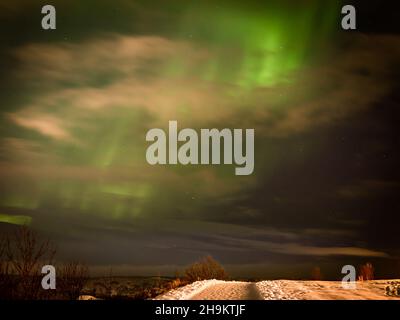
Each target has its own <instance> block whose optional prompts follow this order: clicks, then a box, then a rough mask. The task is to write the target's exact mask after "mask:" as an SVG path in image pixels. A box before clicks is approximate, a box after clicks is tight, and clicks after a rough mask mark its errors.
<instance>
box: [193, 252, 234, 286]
mask: <svg viewBox="0 0 400 320" xmlns="http://www.w3.org/2000/svg"><path fill="white" fill-rule="evenodd" d="M185 277H186V279H187V280H188V281H190V282H193V281H198V280H207V279H220V280H225V279H227V278H228V275H227V273H226V271H225V269H224V268H223V267H222V266H221V265H220V264H219V263H218V262H217V261H215V260H214V259H213V258H212V257H211V256H207V257H205V258H203V259H202V260H200V261H199V262H195V263H193V264H192V265H191V266H189V267H188V268H187V269H186V270H185Z"/></svg>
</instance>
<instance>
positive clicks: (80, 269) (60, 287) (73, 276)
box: [57, 262, 89, 300]
mask: <svg viewBox="0 0 400 320" xmlns="http://www.w3.org/2000/svg"><path fill="white" fill-rule="evenodd" d="M58 270H59V271H58V276H57V291H58V292H59V293H60V294H61V296H62V297H64V298H66V299H69V300H76V299H78V298H79V295H80V294H81V292H82V289H83V287H84V285H85V283H86V281H87V280H88V274H89V269H88V267H87V266H86V265H84V264H82V263H79V262H70V263H67V264H65V265H62V266H61V267H60V268H59V269H58Z"/></svg>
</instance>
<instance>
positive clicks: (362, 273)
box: [358, 262, 374, 281]
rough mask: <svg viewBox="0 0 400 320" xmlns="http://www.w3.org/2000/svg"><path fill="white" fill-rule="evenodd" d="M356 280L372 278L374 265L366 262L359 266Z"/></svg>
mask: <svg viewBox="0 0 400 320" xmlns="http://www.w3.org/2000/svg"><path fill="white" fill-rule="evenodd" d="M358 280H359V281H364V280H365V281H366V280H374V267H373V266H372V264H371V263H369V262H368V263H366V264H364V265H362V266H361V267H360V270H359V272H358Z"/></svg>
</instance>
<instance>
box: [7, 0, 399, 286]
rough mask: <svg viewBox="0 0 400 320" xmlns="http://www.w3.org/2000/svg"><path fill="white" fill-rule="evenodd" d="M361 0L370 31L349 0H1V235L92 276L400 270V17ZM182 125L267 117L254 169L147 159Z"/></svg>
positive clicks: (255, 122) (223, 124)
mask: <svg viewBox="0 0 400 320" xmlns="http://www.w3.org/2000/svg"><path fill="white" fill-rule="evenodd" d="M349 3H353V4H355V5H356V8H357V10H358V11H357V14H358V15H357V22H358V30H357V31H344V30H341V28H340V21H341V14H340V11H341V7H342V5H343V3H342V2H341V1H326V0H325V1H316V0H315V1H314V0H300V1H287V0H285V1H282V0H280V1H259V2H256V1H196V2H195V1H187V0H171V1H160V0H156V1H128V0H114V1H105V0H85V1H71V0H68V1H50V2H49V1H45V2H43V1H42V2H41V1H33V0H24V1H22V0H20V1H18V0H17V1H8V2H7V3H4V1H3V2H2V3H1V4H0V39H1V40H0V97H1V100H0V101H1V109H0V179H1V180H0V181H1V183H0V232H1V233H4V232H5V231H6V230H10V229H12V228H14V227H15V226H17V225H20V224H29V225H30V226H32V228H34V229H35V230H38V231H39V232H40V233H41V234H43V235H45V236H47V237H49V238H50V239H52V240H53V241H54V242H55V243H56V244H57V247H58V252H59V257H60V259H61V260H82V261H85V262H86V263H88V264H89V265H90V266H91V267H92V271H93V272H94V273H96V272H98V273H101V272H102V270H105V269H107V268H108V267H112V268H113V270H114V272H115V273H119V274H125V275H154V274H165V275H168V274H173V273H174V272H175V271H176V270H179V269H182V268H183V267H184V266H185V265H187V264H189V263H191V262H193V261H195V260H197V259H199V258H200V257H202V256H204V255H207V254H210V255H212V256H213V257H214V258H216V259H217V260H218V261H220V262H221V263H222V264H223V265H224V266H225V267H226V268H227V270H228V272H230V273H231V274H232V275H234V276H242V277H267V278H284V277H290V278H296V277H307V276H309V275H310V273H311V269H312V268H313V267H315V266H319V267H321V269H322V272H323V274H325V275H326V276H327V277H328V278H333V279H336V278H340V277H341V274H340V270H341V268H342V266H343V265H345V264H353V265H355V266H358V265H360V264H361V263H365V262H368V261H371V262H373V264H374V265H375V266H376V273H377V275H378V277H395V276H396V277H399V276H400V238H399V235H400V232H399V227H400V215H399V210H400V204H399V198H400V197H399V195H400V171H399V169H398V168H399V163H400V152H399V147H400V139H399V131H400V130H399V123H400V110H399V103H400V81H399V77H400V24H399V22H398V12H399V11H398V10H397V8H395V6H394V5H393V4H392V3H391V2H389V1H369V2H368V4H366V1H346V2H345V4H349ZM45 4H53V5H54V6H55V7H56V10H57V29H56V30H47V31H45V30H43V29H41V19H42V17H43V15H42V14H41V7H42V6H43V5H45ZM169 120H177V121H178V127H179V128H180V129H182V128H186V127H189V128H195V129H200V128H218V129H223V128H243V129H246V128H254V129H255V170H254V173H253V174H252V175H249V176H236V175H235V174H234V167H235V165H198V166H193V165H192V166H190V165H189V166H184V165H164V166H161V165H159V166H151V165H149V164H148V163H147V162H146V156H145V155H146V149H147V147H148V146H149V143H148V142H146V140H145V136H146V133H147V131H148V130H149V129H151V128H163V129H165V130H167V128H168V121H169Z"/></svg>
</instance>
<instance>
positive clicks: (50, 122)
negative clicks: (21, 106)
mask: <svg viewBox="0 0 400 320" xmlns="http://www.w3.org/2000/svg"><path fill="white" fill-rule="evenodd" d="M9 118H10V119H11V120H12V121H13V122H14V123H16V124H17V125H19V126H21V127H24V128H27V129H31V130H35V131H37V132H39V133H41V134H42V135H44V136H48V137H50V138H53V139H56V140H64V141H67V140H70V139H71V136H70V134H69V133H68V131H67V130H66V129H65V128H63V123H62V121H61V120H60V119H58V118H57V117H54V116H50V115H40V114H34V115H33V116H32V115H29V114H25V115H24V112H20V113H13V114H10V115H9Z"/></svg>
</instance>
